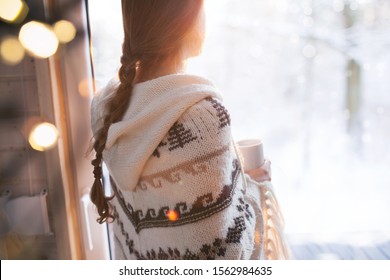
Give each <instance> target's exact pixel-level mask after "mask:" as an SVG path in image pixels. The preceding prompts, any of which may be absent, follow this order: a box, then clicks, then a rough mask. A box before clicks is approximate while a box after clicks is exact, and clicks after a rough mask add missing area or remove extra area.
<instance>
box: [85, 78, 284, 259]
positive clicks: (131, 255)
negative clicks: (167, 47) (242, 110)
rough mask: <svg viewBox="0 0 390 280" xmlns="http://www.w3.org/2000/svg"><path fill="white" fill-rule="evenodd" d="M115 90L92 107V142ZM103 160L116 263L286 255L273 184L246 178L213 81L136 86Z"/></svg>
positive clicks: (104, 93) (107, 90) (172, 80)
mask: <svg viewBox="0 0 390 280" xmlns="http://www.w3.org/2000/svg"><path fill="white" fill-rule="evenodd" d="M117 85H118V82H115V81H112V82H110V83H109V84H108V85H107V87H106V88H105V89H104V90H103V91H102V92H101V93H99V94H98V95H97V96H95V97H94V99H93V101H92V106H91V107H92V108H91V116H92V130H93V132H94V134H95V133H96V132H97V131H98V129H99V128H100V127H101V125H102V116H103V115H104V111H105V106H104V105H105V103H106V101H107V100H108V99H109V98H110V96H111V95H112V94H114V93H115V90H116V87H117ZM103 160H104V162H105V164H106V166H107V168H108V170H109V173H110V177H111V188H112V191H113V194H114V195H115V197H114V199H113V200H112V201H111V206H112V209H113V213H114V216H115V218H116V219H115V221H114V226H113V231H114V232H113V233H114V239H115V256H116V258H117V259H122V258H125V259H261V258H284V257H285V255H284V254H283V253H281V249H283V240H282V239H281V235H280V224H279V221H280V216H279V211H278V209H277V203H276V201H275V199H274V196H273V193H272V188H271V184H270V182H265V183H262V184H256V183H255V182H253V181H251V180H250V179H249V177H247V176H246V175H244V174H243V171H242V169H241V164H240V160H239V157H238V156H237V153H236V149H235V146H234V143H233V141H232V138H231V130H230V116H229V113H228V111H227V110H226V108H225V107H224V106H223V104H222V101H221V97H220V95H219V94H218V92H217V90H216V88H215V87H214V85H213V84H212V83H211V82H210V81H208V80H206V79H204V78H201V77H197V76H191V75H184V74H175V75H168V76H164V77H160V78H157V79H154V80H150V81H146V82H143V83H139V84H136V85H135V86H134V89H133V92H132V95H131V101H130V105H129V108H128V110H127V112H126V113H125V115H124V117H123V119H122V121H120V122H118V123H115V124H112V125H111V127H110V129H109V132H108V138H107V143H106V149H105V151H104V153H103ZM270 214H274V215H273V217H274V218H273V219H271V218H270V217H271V215H270ZM275 229H276V230H275Z"/></svg>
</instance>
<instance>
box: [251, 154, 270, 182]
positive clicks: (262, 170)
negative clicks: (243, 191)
mask: <svg viewBox="0 0 390 280" xmlns="http://www.w3.org/2000/svg"><path fill="white" fill-rule="evenodd" d="M246 174H248V175H249V176H250V177H251V178H252V179H253V180H255V181H256V182H259V183H261V182H264V181H271V161H269V160H267V159H266V160H265V162H264V164H263V165H262V166H260V167H259V168H256V169H253V170H249V171H247V172H246Z"/></svg>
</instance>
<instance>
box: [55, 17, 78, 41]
mask: <svg viewBox="0 0 390 280" xmlns="http://www.w3.org/2000/svg"><path fill="white" fill-rule="evenodd" d="M53 29H54V33H55V34H56V36H57V38H58V40H59V41H60V42H61V43H69V42H70V41H72V40H73V39H74V37H75V36H76V28H75V27H74V25H73V23H71V22H69V21H67V20H60V21H57V22H56V23H55V24H54V27H53Z"/></svg>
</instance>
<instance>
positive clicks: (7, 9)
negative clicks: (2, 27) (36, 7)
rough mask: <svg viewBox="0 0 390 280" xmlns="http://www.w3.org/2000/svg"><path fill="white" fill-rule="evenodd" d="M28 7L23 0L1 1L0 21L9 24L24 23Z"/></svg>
mask: <svg viewBox="0 0 390 280" xmlns="http://www.w3.org/2000/svg"><path fill="white" fill-rule="evenodd" d="M28 10H29V9H28V6H27V4H26V3H25V2H24V1H21V0H0V19H1V20H3V21H5V22H8V23H20V22H22V21H23V20H24V19H25V18H26V16H27V13H28Z"/></svg>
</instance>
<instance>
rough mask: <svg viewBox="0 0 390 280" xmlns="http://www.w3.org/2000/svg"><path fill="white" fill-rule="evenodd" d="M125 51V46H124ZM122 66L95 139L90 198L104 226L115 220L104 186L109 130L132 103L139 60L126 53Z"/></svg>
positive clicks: (99, 221)
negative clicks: (107, 222) (104, 161)
mask: <svg viewBox="0 0 390 280" xmlns="http://www.w3.org/2000/svg"><path fill="white" fill-rule="evenodd" d="M123 49H124V51H125V46H124V48H123ZM121 63H122V66H121V68H120V70H119V79H120V82H121V83H120V85H119V87H118V89H117V91H116V93H115V94H114V96H113V97H112V98H111V99H110V100H109V101H108V102H107V104H106V115H105V116H104V119H103V127H102V128H101V129H100V130H99V132H98V133H97V135H96V137H95V142H94V144H93V149H94V150H95V152H96V155H95V159H94V160H92V162H91V163H92V165H93V166H94V170H93V174H94V177H95V181H94V183H93V185H92V188H91V191H90V197H91V201H92V203H93V204H95V206H96V208H97V212H98V214H99V218H98V219H97V222H98V223H100V224H102V223H104V222H105V221H107V219H109V218H110V219H112V220H114V219H115V218H114V216H113V215H112V214H111V211H110V205H109V201H110V200H111V199H112V198H113V197H106V196H105V194H104V188H103V184H102V181H101V179H102V161H103V151H104V149H105V147H106V142H107V136H108V130H109V128H110V126H111V124H113V123H116V122H118V121H120V120H121V119H122V117H123V115H124V114H125V112H126V109H127V107H128V105H129V102H130V97H131V92H132V88H133V82H134V79H135V76H136V65H137V59H136V58H135V57H132V58H130V59H127V54H126V53H125V52H124V54H123V56H122V58H121Z"/></svg>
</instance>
